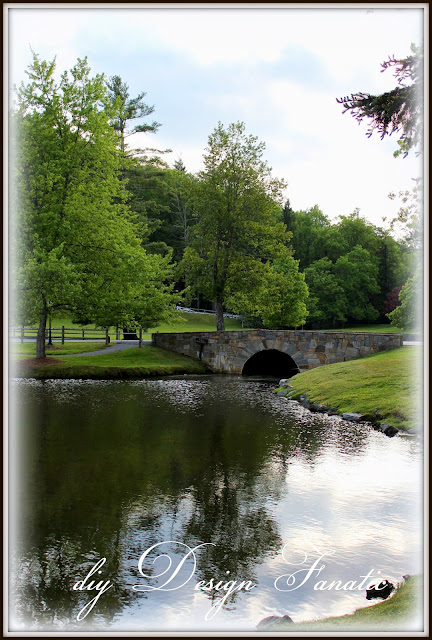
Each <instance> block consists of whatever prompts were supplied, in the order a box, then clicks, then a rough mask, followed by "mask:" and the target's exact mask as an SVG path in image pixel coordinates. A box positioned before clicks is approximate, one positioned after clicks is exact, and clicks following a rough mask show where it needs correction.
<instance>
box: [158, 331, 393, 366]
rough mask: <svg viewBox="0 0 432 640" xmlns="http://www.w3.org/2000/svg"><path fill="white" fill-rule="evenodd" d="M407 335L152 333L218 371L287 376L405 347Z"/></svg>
mask: <svg viewBox="0 0 432 640" xmlns="http://www.w3.org/2000/svg"><path fill="white" fill-rule="evenodd" d="M402 340H403V336H402V335H401V334H394V333H353V332H348V331H270V330H267V329H257V330H252V331H222V332H220V333H218V332H217V331H211V332H206V333H153V334H152V342H153V344H154V345H156V346H158V347H162V348H163V349H169V350H170V351H177V352H178V353H182V354H183V355H186V356H190V357H191V358H196V359H200V360H202V362H203V363H204V364H206V365H207V366H208V367H209V368H210V369H211V370H212V371H214V372H216V373H236V374H241V373H243V374H245V375H260V374H273V375H274V376H284V377H289V376H290V375H294V373H296V372H298V371H299V370H300V371H304V370H306V369H313V368H314V367H320V366H321V365H324V364H332V363H334V362H344V361H346V360H355V359H357V358H361V357H363V356H367V355H369V354H371V353H376V352H377V351H383V350H386V349H394V348H395V347H401V346H402Z"/></svg>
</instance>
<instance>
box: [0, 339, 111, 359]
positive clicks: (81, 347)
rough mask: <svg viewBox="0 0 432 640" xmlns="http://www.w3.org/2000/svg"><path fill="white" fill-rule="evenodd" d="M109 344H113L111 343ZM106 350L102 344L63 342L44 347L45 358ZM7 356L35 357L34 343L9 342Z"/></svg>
mask: <svg viewBox="0 0 432 640" xmlns="http://www.w3.org/2000/svg"><path fill="white" fill-rule="evenodd" d="M111 344H115V341H114V342H111ZM103 349H106V345H105V343H104V342H65V344H61V343H58V342H56V343H54V344H53V346H52V347H48V346H47V347H46V349H45V352H46V354H47V356H64V355H69V354H73V353H87V351H101V350H103ZM9 355H10V356H12V357H14V356H27V357H29V356H36V342H23V343H21V342H11V343H10V344H9Z"/></svg>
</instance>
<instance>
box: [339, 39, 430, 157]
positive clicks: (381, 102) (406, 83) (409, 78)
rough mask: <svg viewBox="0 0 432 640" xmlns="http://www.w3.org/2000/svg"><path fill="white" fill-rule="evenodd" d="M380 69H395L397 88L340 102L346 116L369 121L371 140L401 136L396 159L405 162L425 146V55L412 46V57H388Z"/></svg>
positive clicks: (357, 94)
mask: <svg viewBox="0 0 432 640" xmlns="http://www.w3.org/2000/svg"><path fill="white" fill-rule="evenodd" d="M381 67H382V71H385V70H386V69H389V68H394V69H395V73H394V75H395V77H396V78H397V81H398V85H397V87H395V88H394V89H392V90H391V91H386V92H385V93H382V94H380V95H377V96H374V95H371V94H369V93H356V94H352V95H351V96H347V97H344V98H340V99H337V102H339V103H340V104H342V105H343V107H344V111H343V113H346V112H347V111H348V112H351V115H352V116H353V117H354V118H355V119H356V120H357V122H359V123H360V122H362V121H363V119H366V120H367V121H369V129H368V131H367V133H366V135H367V136H368V137H369V138H370V137H371V136H372V134H373V133H374V132H377V133H378V134H379V135H380V136H381V140H382V139H383V138H384V137H385V136H390V135H392V133H396V132H399V133H400V134H401V137H400V139H399V140H398V145H399V149H398V150H397V151H395V152H394V154H393V155H394V156H395V157H397V156H399V155H401V154H403V156H404V158H405V157H406V156H407V155H408V153H409V152H410V150H411V149H414V148H415V147H417V146H418V145H420V148H422V145H423V77H424V69H423V51H422V49H420V48H419V47H416V46H415V45H414V44H412V45H411V55H409V56H407V57H406V58H403V59H396V58H395V57H394V56H393V57H389V59H388V60H386V61H385V62H383V63H382V64H381Z"/></svg>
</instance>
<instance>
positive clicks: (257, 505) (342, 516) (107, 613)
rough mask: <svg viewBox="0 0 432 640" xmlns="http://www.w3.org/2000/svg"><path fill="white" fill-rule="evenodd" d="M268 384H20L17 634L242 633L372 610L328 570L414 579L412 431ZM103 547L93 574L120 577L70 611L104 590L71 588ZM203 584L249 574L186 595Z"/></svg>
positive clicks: (15, 412) (14, 526)
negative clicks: (362, 419)
mask: <svg viewBox="0 0 432 640" xmlns="http://www.w3.org/2000/svg"><path fill="white" fill-rule="evenodd" d="M273 388H274V382H269V381H260V380H253V379H245V378H241V377H234V376H202V377H198V378H186V377H185V378H177V379H172V378H171V379H164V380H143V381H134V382H117V381H114V382H111V381H79V380H68V381H60V380H58V381H47V382H37V381H34V380H33V381H32V380H16V381H14V383H13V385H12V394H13V397H12V402H11V405H12V426H13V429H12V436H11V460H12V464H11V469H12V471H13V473H12V476H13V478H12V485H11V486H12V495H11V503H12V504H15V505H16V510H15V514H13V515H12V518H11V531H10V533H11V540H14V541H16V543H15V544H13V545H12V546H13V561H14V566H15V573H14V580H13V583H14V584H13V585H12V590H11V592H12V597H11V603H12V604H11V606H12V619H13V620H14V629H15V630H40V629H46V630H50V629H52V630H54V629H60V630H71V631H72V630H81V631H83V630H99V631H101V630H105V629H106V630H112V631H148V630H159V631H165V630H176V631H188V630H200V631H204V632H205V631H217V630H224V631H227V630H232V631H236V630H237V631H239V630H244V631H249V630H253V629H254V627H255V626H256V625H257V623H258V622H259V621H260V620H261V619H262V618H264V617H266V616H269V615H285V614H288V615H290V616H291V618H292V619H293V620H294V621H296V622H298V621H302V620H310V619H313V618H322V617H326V616H329V615H339V614H342V613H347V612H351V611H353V610H355V609H356V608H358V607H361V606H365V604H366V600H365V590H364V589H362V590H354V589H353V588H352V589H348V588H347V589H345V590H341V589H339V590H337V589H335V588H334V587H333V588H331V589H329V588H327V589H326V588H325V587H326V586H327V587H328V586H329V584H330V583H331V582H332V581H341V584H346V583H347V582H348V581H356V582H357V584H358V583H360V582H361V576H365V575H367V574H368V572H372V574H371V575H373V577H385V578H388V579H390V580H394V581H398V580H400V579H401V576H402V575H404V574H407V573H408V574H411V573H420V572H421V571H422V558H421V548H422V525H421V515H420V500H421V482H422V477H421V474H422V451H421V442H420V441H419V440H417V439H416V438H414V437H409V436H404V435H398V436H397V437H395V438H392V439H390V438H387V437H385V436H384V435H382V434H380V433H378V432H375V431H373V430H372V429H371V428H370V427H368V426H365V425H356V424H352V423H347V422H344V421H342V420H341V419H340V418H338V417H328V416H323V415H319V414H311V413H309V412H308V411H307V410H305V409H303V408H302V407H301V406H299V405H298V404H297V403H294V402H289V401H286V400H283V399H281V398H278V397H276V396H275V395H274V394H273V393H272V390H273ZM159 543H165V544H160V545H159ZM203 543H206V544H205V545H204V546H201V547H200V548H199V549H197V550H196V551H195V558H194V556H193V555H192V554H190V555H189V556H188V557H187V558H186V559H185V556H186V553H187V548H186V546H185V545H188V548H191V549H193V548H195V547H197V546H198V545H202V544H203ZM209 543H211V544H209ZM153 545H159V546H157V547H155V548H154V549H153V550H152V551H150V552H148V553H147V555H146V557H145V558H144V559H143V560H142V566H141V571H140V568H139V566H138V562H139V560H140V558H141V557H142V556H143V554H145V552H146V551H147V550H148V549H150V548H151V547H152V546H153ZM161 556H164V557H161ZM157 557H158V559H156V558H157ZM101 558H106V563H105V564H104V565H103V566H102V565H101V567H100V572H101V573H100V574H95V575H93V577H90V578H89V579H88V581H87V583H86V585H88V583H89V582H90V581H91V580H94V581H95V582H98V581H100V582H101V581H108V580H109V581H110V584H111V585H112V586H111V587H110V588H109V589H108V590H107V591H106V593H103V594H102V595H101V596H100V598H99V599H98V601H97V603H96V605H95V606H94V608H93V609H92V611H91V612H90V613H89V614H88V615H87V617H85V618H84V619H83V620H81V621H78V620H77V615H78V613H79V612H80V610H82V608H83V607H84V606H85V605H86V604H87V603H88V602H89V601H90V600H91V599H92V598H94V597H95V595H97V593H98V592H97V591H80V590H74V589H73V586H74V584H76V583H77V582H78V581H79V580H83V579H84V578H85V577H86V575H87V574H88V572H89V571H90V569H91V568H92V567H93V566H94V565H95V564H96V563H97V562H98V560H99V559H101ZM319 558H320V560H319V561H318V559H319ZM182 559H184V562H183V564H182V565H181V566H180V568H179V565H180V563H181V560H182ZM194 561H195V564H194ZM316 561H318V562H317V563H316V564H314V563H315V562H316ZM170 562H171V567H170V568H169V563H170ZM301 563H303V564H301ZM322 565H323V567H322V569H321V571H320V573H319V575H318V571H317V570H318V568H319V567H320V566H322ZM313 566H315V567H316V570H315V571H311V572H310V574H309V577H307V574H308V572H309V569H312V568H313ZM178 568H179V570H178V572H177V574H176V575H175V571H176V569H178ZM292 574H295V576H294V578H295V580H296V582H295V583H292V581H293V578H292V579H291V582H290V583H287V578H288V577H289V576H290V575H292ZM158 576H159V577H158ZM284 576H285V577H284ZM188 578H189V579H188ZM212 578H213V579H214V582H213V587H214V585H215V583H217V582H223V583H225V582H226V581H229V580H231V581H237V585H239V583H240V581H247V582H248V584H249V586H251V585H254V586H253V587H251V588H250V590H245V589H244V588H243V589H242V590H241V591H239V592H233V593H231V594H229V593H228V594H227V592H226V591H225V592H224V591H221V587H222V585H220V589H219V591H217V590H216V589H214V588H213V589H209V590H208V591H204V590H201V589H195V587H196V585H197V584H198V583H200V582H201V585H200V586H201V587H209V586H210V587H211V585H209V583H210V580H211V579H212ZM319 581H321V583H320V584H318V583H319ZM323 581H325V582H323ZM231 585H232V583H231ZM134 586H136V587H138V589H134V588H133V587H134ZM294 586H295V587H298V588H293V587H294ZM350 586H351V587H354V586H356V585H353V584H351V585H350ZM314 587H315V588H314ZM318 587H320V588H318ZM226 588H227V589H229V585H228V586H227V587H226ZM224 595H225V596H227V597H226V598H225V600H224V602H223V603H221V598H222V597H223V596H224Z"/></svg>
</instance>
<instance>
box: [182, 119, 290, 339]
mask: <svg viewBox="0 0 432 640" xmlns="http://www.w3.org/2000/svg"><path fill="white" fill-rule="evenodd" d="M264 148H265V145H264V143H262V142H258V139H257V138H256V137H254V136H251V135H249V136H248V135H246V134H245V125H244V123H241V122H237V123H233V124H230V125H229V126H228V127H227V128H226V129H225V128H224V127H223V125H222V124H221V123H219V125H218V126H217V127H216V129H215V130H214V132H213V133H212V134H211V135H210V136H209V142H208V148H207V153H206V154H205V156H204V166H205V170H204V171H203V172H201V173H200V175H199V182H198V184H197V187H196V190H195V197H194V211H195V215H196V219H197V222H196V224H195V226H194V227H193V232H192V233H191V239H190V242H189V246H188V247H187V248H186V250H185V253H184V258H183V260H182V263H181V268H182V272H183V274H184V275H185V278H186V280H187V281H188V282H189V283H191V284H193V287H194V288H195V290H197V291H200V292H201V293H203V294H204V295H205V296H206V298H208V299H209V300H212V301H213V303H214V306H215V311H216V326H217V330H218V331H223V330H224V318H223V307H224V305H226V304H227V301H228V299H229V301H230V305H231V307H232V306H233V304H235V299H236V297H237V296H239V297H240V298H241V300H242V304H244V301H245V297H246V296H247V297H248V300H249V306H250V305H252V306H253V304H254V300H256V292H257V287H258V288H259V289H260V288H261V287H262V286H264V283H265V281H266V276H267V274H268V272H269V268H268V266H266V264H267V263H274V262H275V261H276V260H278V259H284V258H287V257H288V256H289V255H290V252H289V250H288V249H287V246H286V245H287V243H288V241H289V235H288V234H287V233H286V229H285V225H284V224H283V223H282V222H277V220H278V218H280V207H281V199H282V194H281V190H282V188H283V187H284V186H285V184H284V182H283V181H280V180H276V179H274V178H272V176H271V169H270V167H269V166H268V165H267V163H266V162H265V161H264V160H263V159H262V156H263V152H264Z"/></svg>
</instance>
